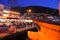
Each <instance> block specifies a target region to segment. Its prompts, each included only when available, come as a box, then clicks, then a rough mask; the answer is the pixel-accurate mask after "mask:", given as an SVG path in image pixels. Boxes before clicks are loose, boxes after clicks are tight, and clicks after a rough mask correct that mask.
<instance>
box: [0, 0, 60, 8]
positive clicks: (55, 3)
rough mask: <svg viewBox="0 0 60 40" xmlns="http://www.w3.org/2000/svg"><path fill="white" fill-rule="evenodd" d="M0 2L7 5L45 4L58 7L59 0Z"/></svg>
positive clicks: (5, 0)
mask: <svg viewBox="0 0 60 40" xmlns="http://www.w3.org/2000/svg"><path fill="white" fill-rule="evenodd" d="M14 1H15V0H14ZM0 3H1V4H4V5H6V6H14V5H15V6H23V7H26V6H44V7H50V8H54V9H58V3H59V0H16V1H15V3H14V4H13V3H10V1H8V0H0Z"/></svg>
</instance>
